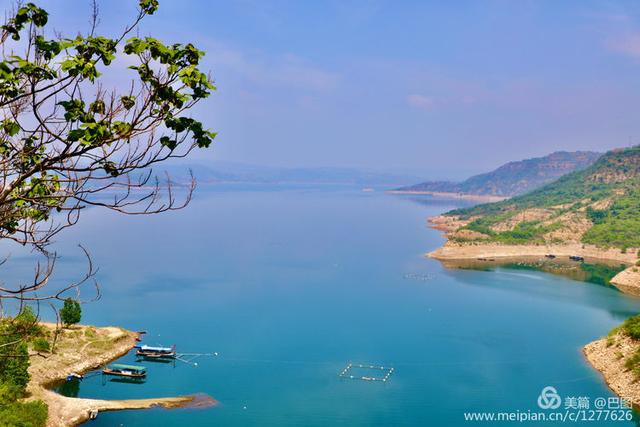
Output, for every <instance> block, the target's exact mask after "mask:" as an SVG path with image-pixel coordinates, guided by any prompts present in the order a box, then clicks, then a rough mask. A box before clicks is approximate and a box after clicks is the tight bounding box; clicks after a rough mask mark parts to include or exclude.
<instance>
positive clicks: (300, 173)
mask: <svg viewBox="0 0 640 427" xmlns="http://www.w3.org/2000/svg"><path fill="white" fill-rule="evenodd" d="M189 170H191V171H192V172H193V174H194V176H195V178H196V179H197V181H198V185H214V184H223V183H245V184H335V185H354V186H362V187H368V186H372V187H380V188H394V187H396V186H398V185H406V184H409V183H411V182H415V181H416V180H417V179H419V178H418V177H416V176H415V175H409V174H407V175H403V174H395V173H386V172H376V171H366V170H359V169H352V168H334V167H322V168H279V167H271V166H257V165H247V164H243V163H231V162H215V163H212V164H211V165H201V164H195V165H194V164H192V165H173V166H171V167H169V168H167V169H166V171H167V172H168V173H169V175H170V176H171V179H172V180H173V181H174V182H177V183H181V182H187V180H188V179H189V175H188V174H189Z"/></svg>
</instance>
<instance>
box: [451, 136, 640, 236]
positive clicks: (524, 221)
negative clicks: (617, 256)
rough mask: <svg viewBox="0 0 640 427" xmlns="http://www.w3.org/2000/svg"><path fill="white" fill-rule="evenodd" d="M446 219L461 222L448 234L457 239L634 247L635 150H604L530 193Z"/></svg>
mask: <svg viewBox="0 0 640 427" xmlns="http://www.w3.org/2000/svg"><path fill="white" fill-rule="evenodd" d="M447 215H456V216H459V217H460V218H461V219H462V220H464V221H466V222H467V223H466V225H464V226H463V227H462V228H461V229H460V231H461V230H467V232H466V233H458V234H457V235H454V236H453V238H454V239H458V240H461V241H463V240H466V241H473V240H478V241H495V242H501V243H509V244H523V243H561V242H582V243H588V244H594V245H597V246H599V247H617V248H621V249H627V248H640V147H632V148H627V149H620V150H614V151H610V152H608V153H606V154H605V155H603V156H602V157H601V158H600V159H599V160H597V161H596V162H595V163H594V164H593V165H591V166H590V167H588V168H587V169H584V170H581V171H577V172H573V173H571V174H568V175H565V176H563V177H561V178H560V179H558V180H557V181H555V182H553V183H551V184H547V185H545V186H544V187H541V188H539V189H537V190H534V191H532V192H530V193H527V194H524V195H521V196H517V197H514V198H512V199H509V200H505V201H502V202H498V203H488V204H483V205H477V206H474V207H470V208H465V209H457V210H454V211H451V212H449V213H447ZM470 232H472V233H470Z"/></svg>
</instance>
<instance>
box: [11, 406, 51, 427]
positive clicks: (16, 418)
mask: <svg viewBox="0 0 640 427" xmlns="http://www.w3.org/2000/svg"><path fill="white" fill-rule="evenodd" d="M46 422H47V405H46V404H45V403H44V402H42V401H40V400H38V401H35V402H24V403H23V402H12V403H8V404H4V405H1V406H0V425H1V426H3V427H4V426H20V427H42V426H44V425H45V423H46Z"/></svg>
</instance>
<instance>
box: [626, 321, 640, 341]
mask: <svg viewBox="0 0 640 427" xmlns="http://www.w3.org/2000/svg"><path fill="white" fill-rule="evenodd" d="M622 332H623V333H624V334H625V335H627V336H628V337H630V338H633V339H634V340H640V315H636V316H633V317H630V318H628V319H627V320H625V321H624V323H623V324H622Z"/></svg>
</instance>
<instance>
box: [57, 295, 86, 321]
mask: <svg viewBox="0 0 640 427" xmlns="http://www.w3.org/2000/svg"><path fill="white" fill-rule="evenodd" d="M60 318H61V319H62V323H64V325H65V326H70V325H75V324H76V323H78V322H80V319H81V318H82V309H81V308H80V303H79V302H78V301H76V300H74V299H71V298H67V299H66V300H64V305H63V307H62V308H61V309H60Z"/></svg>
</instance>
